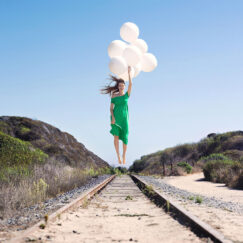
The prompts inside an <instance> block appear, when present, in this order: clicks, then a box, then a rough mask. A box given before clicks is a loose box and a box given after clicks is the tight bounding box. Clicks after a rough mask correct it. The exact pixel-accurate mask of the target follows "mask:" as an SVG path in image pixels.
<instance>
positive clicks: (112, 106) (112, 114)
mask: <svg viewBox="0 0 243 243" xmlns="http://www.w3.org/2000/svg"><path fill="white" fill-rule="evenodd" d="M113 108H114V104H113V103H111V105H110V112H111V116H112V121H113V120H115V117H114V113H113ZM112 121H111V122H112Z"/></svg>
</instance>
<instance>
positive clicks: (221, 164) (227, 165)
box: [203, 155, 243, 189]
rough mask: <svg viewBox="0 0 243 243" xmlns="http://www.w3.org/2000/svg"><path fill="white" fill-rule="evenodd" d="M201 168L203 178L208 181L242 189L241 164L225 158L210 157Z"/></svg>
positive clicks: (242, 165) (242, 168)
mask: <svg viewBox="0 0 243 243" xmlns="http://www.w3.org/2000/svg"><path fill="white" fill-rule="evenodd" d="M205 160H206V161H207V162H206V164H205V165H204V167H203V173H204V177H205V179H206V180H208V181H212V182H217V183H225V184H226V185H227V186H230V187H233V188H241V189H243V183H242V177H243V164H242V163H240V162H238V161H234V160H231V159H229V158H227V157H226V156H224V155H223V156H218V155H210V156H208V157H207V158H205Z"/></svg>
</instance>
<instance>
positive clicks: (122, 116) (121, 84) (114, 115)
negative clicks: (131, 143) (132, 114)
mask: <svg viewBox="0 0 243 243" xmlns="http://www.w3.org/2000/svg"><path fill="white" fill-rule="evenodd" d="M130 72H131V67H130V66H129V67H128V77H129V85H128V90H127V92H126V93H124V91H125V81H124V80H123V79H119V78H116V77H115V76H113V75H110V76H111V80H112V81H114V82H116V85H114V86H106V88H104V89H101V90H102V91H105V94H108V93H110V95H111V96H112V97H111V105H110V112H111V116H110V118H111V130H110V133H111V134H112V135H113V136H114V145H115V149H116V153H117V157H118V161H119V164H122V162H123V164H125V163H126V151H127V144H128V134H129V128H128V120H129V113H128V105H127V103H128V98H129V97H130V94H131V89H132V80H131V76H130ZM117 92H118V93H117ZM114 105H115V107H114ZM119 139H120V140H122V142H123V154H122V159H123V161H121V158H120V153H119Z"/></svg>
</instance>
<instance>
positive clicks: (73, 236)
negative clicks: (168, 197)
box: [30, 175, 205, 243]
mask: <svg viewBox="0 0 243 243" xmlns="http://www.w3.org/2000/svg"><path fill="white" fill-rule="evenodd" d="M128 195H131V196H132V200H125V198H126V197H127V196H128ZM39 237H41V240H42V241H39V240H38V238H39ZM30 238H31V239H37V241H35V242H58V243H60V242H69V243H71V242H85V243H86V242H87V243H88V242H92V243H93V242H102V243H103V242H131V241H132V242H148V243H151V242H153V243H157V242H158V243H159V242H168V243H169V242H176V243H178V242H205V239H204V240H203V239H200V238H198V237H197V236H196V235H195V234H194V233H192V232H191V231H190V230H189V229H187V228H186V227H185V226H183V225H181V224H180V223H178V222H177V221H176V220H174V219H173V218H171V217H170V216H169V215H168V214H166V213H164V212H163V210H162V209H161V208H158V207H156V206H155V205H154V204H153V203H152V202H150V201H149V199H148V198H147V197H146V196H144V195H143V194H142V192H141V191H140V190H139V189H138V188H137V186H136V185H135V184H134V183H133V181H132V179H131V178H130V177H129V176H127V175H123V176H121V177H116V178H115V179H114V180H113V181H112V182H111V183H110V184H108V185H107V186H106V188H105V189H104V190H102V191H101V192H100V193H99V194H97V195H96V196H95V197H94V198H93V199H92V200H91V201H90V202H89V203H88V204H87V205H86V206H85V205H83V206H80V207H79V208H78V209H77V210H75V211H70V212H66V213H64V214H62V215H61V217H60V219H57V220H56V221H55V222H53V223H49V225H48V226H47V227H46V228H45V229H44V230H41V229H39V230H38V231H37V232H35V233H33V234H32V235H31V236H30Z"/></svg>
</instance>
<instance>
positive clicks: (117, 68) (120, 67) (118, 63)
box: [109, 56, 128, 75]
mask: <svg viewBox="0 0 243 243" xmlns="http://www.w3.org/2000/svg"><path fill="white" fill-rule="evenodd" d="M109 68H110V71H111V72H113V73H114V74H116V75H120V74H122V73H124V72H125V71H126V70H127V68H128V66H127V62H126V60H125V59H124V58H123V57H122V56H116V57H112V58H111V60H110V62H109Z"/></svg>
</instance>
